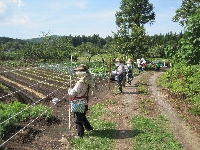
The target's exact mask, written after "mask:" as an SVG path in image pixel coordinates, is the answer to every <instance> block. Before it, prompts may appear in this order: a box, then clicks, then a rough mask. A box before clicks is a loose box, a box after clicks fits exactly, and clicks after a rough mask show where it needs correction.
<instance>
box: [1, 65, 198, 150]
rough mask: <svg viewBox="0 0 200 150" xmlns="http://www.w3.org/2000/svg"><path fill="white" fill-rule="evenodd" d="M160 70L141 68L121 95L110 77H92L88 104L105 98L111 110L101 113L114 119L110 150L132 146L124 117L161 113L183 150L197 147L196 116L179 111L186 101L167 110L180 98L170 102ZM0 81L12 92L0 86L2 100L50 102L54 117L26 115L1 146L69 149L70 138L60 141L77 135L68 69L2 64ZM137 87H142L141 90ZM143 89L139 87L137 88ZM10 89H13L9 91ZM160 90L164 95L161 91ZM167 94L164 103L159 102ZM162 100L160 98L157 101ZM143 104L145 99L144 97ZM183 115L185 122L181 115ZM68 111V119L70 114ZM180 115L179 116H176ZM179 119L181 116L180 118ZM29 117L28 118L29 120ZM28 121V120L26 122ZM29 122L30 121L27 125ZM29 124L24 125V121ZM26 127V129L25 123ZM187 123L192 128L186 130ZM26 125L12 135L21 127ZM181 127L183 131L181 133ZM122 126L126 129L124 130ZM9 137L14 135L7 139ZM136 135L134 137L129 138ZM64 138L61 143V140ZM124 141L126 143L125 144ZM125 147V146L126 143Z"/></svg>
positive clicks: (20, 148)
mask: <svg viewBox="0 0 200 150" xmlns="http://www.w3.org/2000/svg"><path fill="white" fill-rule="evenodd" d="M161 74H162V72H154V71H150V72H144V73H142V74H141V75H139V76H137V77H135V78H134V80H133V82H132V85H129V86H126V87H125V88H124V94H122V95H115V94H113V92H112V91H113V89H114V87H115V85H116V83H115V82H110V90H109V87H108V82H107V80H106V79H102V78H95V83H96V86H95V88H94V93H95V94H94V96H93V97H91V100H90V104H89V105H90V106H92V105H95V104H100V103H108V100H109V105H106V109H107V110H108V111H107V113H108V112H114V113H113V114H112V116H111V114H107V113H105V114H104V118H105V120H112V121H114V122H116V125H117V126H116V132H117V133H116V137H115V138H114V144H115V147H114V148H113V149H123V148H127V149H129V148H130V147H134V145H133V144H131V143H132V142H131V139H130V137H132V136H130V132H131V128H130V126H129V121H128V119H130V118H132V117H133V116H135V115H141V116H145V117H148V118H149V117H156V116H157V115H158V114H160V113H162V114H163V115H165V116H167V119H168V120H169V122H170V123H171V124H172V125H171V126H170V127H171V128H172V129H171V131H173V133H174V135H175V136H176V139H177V140H178V142H179V143H180V145H181V147H182V148H183V149H188V148H189V149H191V150H198V142H199V141H200V137H199V136H198V135H199V134H200V124H199V121H200V119H199V117H190V116H189V114H184V113H183V112H184V111H185V110H186V109H187V108H186V106H185V105H184V104H181V103H180V107H181V109H180V110H178V111H177V110H173V111H171V112H172V114H169V113H167V112H168V110H172V109H174V106H175V105H176V104H177V103H179V102H178V101H173V100H172V99H173V96H170V94H169V93H168V94H169V95H168V96H166V94H167V91H165V90H163V89H162V87H160V88H158V87H157V85H156V82H155V79H156V78H157V77H158V76H159V75H161ZM141 79H142V80H143V83H142V85H143V84H144V85H146V86H147V87H146V88H147V89H148V91H149V92H148V93H149V94H148V95H145V96H144V95H142V94H139V92H137V90H138V89H137V88H138V87H139V84H140V82H141ZM0 82H1V83H3V84H4V85H6V86H7V87H9V90H10V94H11V95H12V96H5V97H2V96H4V95H8V93H7V92H6V91H5V90H2V89H1V90H0V92H1V93H0V96H1V97H2V98H1V101H2V102H4V103H8V102H13V101H14V100H15V99H16V98H17V99H18V100H19V101H20V102H21V103H25V104H34V103H37V104H39V103H41V104H43V105H46V106H48V107H51V108H53V115H54V118H52V120H46V119H45V118H40V119H36V120H34V121H33V120H27V121H26V122H21V123H20V127H19V128H17V129H16V130H15V131H13V132H12V133H9V134H8V135H6V136H5V138H4V139H3V140H4V141H6V140H9V141H8V142H6V143H5V145H4V146H3V147H4V148H8V149H9V150H26V149H29V150H31V149H32V150H36V149H38V150H40V149H41V150H42V149H44V150H46V149H61V150H64V149H67V147H68V148H69V147H70V146H69V145H70V144H69V142H68V141H67V142H66V141H65V142H62V141H61V139H63V137H64V139H67V140H71V139H72V136H73V135H75V134H76V131H75V126H74V124H73V122H72V123H71V125H72V129H71V130H69V118H68V114H69V112H68V110H69V105H68V104H69V97H68V95H67V89H68V88H69V87H70V76H69V75H68V74H66V73H59V72H55V71H50V70H46V69H44V68H41V67H30V68H12V67H8V68H7V67H1V68H0ZM74 83H75V78H74V77H73V78H72V82H71V84H72V86H73V85H74ZM140 90H141V89H140ZM141 91H142V90H141ZM12 93H13V94H12ZM161 93H162V94H161ZM163 93H164V95H163ZM147 97H148V98H152V99H154V100H155V103H153V104H151V105H150V106H148V107H146V106H145V107H144V100H145V99H147ZM54 98H58V99H59V100H60V101H59V102H58V103H56V104H54V103H53V102H52V99H54ZM165 98H167V99H168V100H169V99H170V101H168V100H167V102H168V103H169V105H168V104H163V105H162V104H160V103H161V102H163V101H165V100H166V99H165ZM159 100H162V101H159ZM145 103H146V102H145ZM180 114H184V116H185V117H187V121H186V120H184V118H181V117H180ZM72 117H73V116H72V114H71V118H72ZM177 118H178V119H177ZM179 119H180V120H179ZM31 121H33V122H32V123H30V122H31ZM29 123H30V124H29ZM28 124H29V125H28ZM27 125H28V126H27ZM24 127H26V128H24ZM188 127H191V128H189V129H188ZM23 128H24V130H23V131H22V132H19V133H18V134H16V132H17V131H19V130H20V129H23ZM183 129H184V132H183ZM124 131H126V132H124ZM10 137H12V138H11V139H10ZM132 138H134V137H132ZM63 143H64V144H63ZM125 145H126V146H125ZM124 146H125V147H124Z"/></svg>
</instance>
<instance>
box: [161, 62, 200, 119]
mask: <svg viewBox="0 0 200 150" xmlns="http://www.w3.org/2000/svg"><path fill="white" fill-rule="evenodd" d="M199 79H200V66H199V65H190V66H187V65H183V64H180V65H179V66H178V65H176V66H175V67H173V68H171V69H170V70H168V71H167V72H166V73H165V74H164V76H162V77H160V78H159V83H160V84H161V85H162V86H164V87H166V88H169V89H170V90H171V91H172V92H174V93H176V94H177V95H179V96H180V97H182V98H183V100H184V101H185V103H189V104H191V105H192V106H193V107H192V108H190V111H191V113H192V114H194V115H200V81H199Z"/></svg>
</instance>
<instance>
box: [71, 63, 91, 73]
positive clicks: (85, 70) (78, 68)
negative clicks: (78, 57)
mask: <svg viewBox="0 0 200 150" xmlns="http://www.w3.org/2000/svg"><path fill="white" fill-rule="evenodd" d="M88 69H89V68H88V66H86V65H85V64H80V65H79V66H78V67H77V68H75V69H74V71H81V72H87V71H88Z"/></svg>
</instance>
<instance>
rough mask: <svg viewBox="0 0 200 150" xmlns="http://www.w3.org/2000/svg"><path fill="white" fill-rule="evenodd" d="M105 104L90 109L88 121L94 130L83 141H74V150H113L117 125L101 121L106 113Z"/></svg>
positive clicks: (72, 142) (72, 143)
mask: <svg viewBox="0 0 200 150" xmlns="http://www.w3.org/2000/svg"><path fill="white" fill-rule="evenodd" d="M104 107H105V104H96V105H93V106H92V107H91V108H90V115H89V116H88V120H89V121H90V123H91V125H92V126H93V128H94V130H93V131H90V133H87V134H88V136H85V137H83V138H82V139H73V140H72V141H71V145H72V147H73V149H74V150H87V149H88V150H97V149H101V150H112V149H114V148H113V144H112V143H113V141H114V138H115V134H116V130H115V123H113V122H110V121H105V120H104V121H103V120H101V116H103V114H104V113H105V108H104Z"/></svg>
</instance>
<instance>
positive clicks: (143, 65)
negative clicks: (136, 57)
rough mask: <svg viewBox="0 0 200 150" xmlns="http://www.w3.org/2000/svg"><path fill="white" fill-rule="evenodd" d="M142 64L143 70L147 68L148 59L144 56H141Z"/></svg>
mask: <svg viewBox="0 0 200 150" xmlns="http://www.w3.org/2000/svg"><path fill="white" fill-rule="evenodd" d="M141 65H142V71H144V70H145V69H146V60H145V59H144V58H141Z"/></svg>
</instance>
